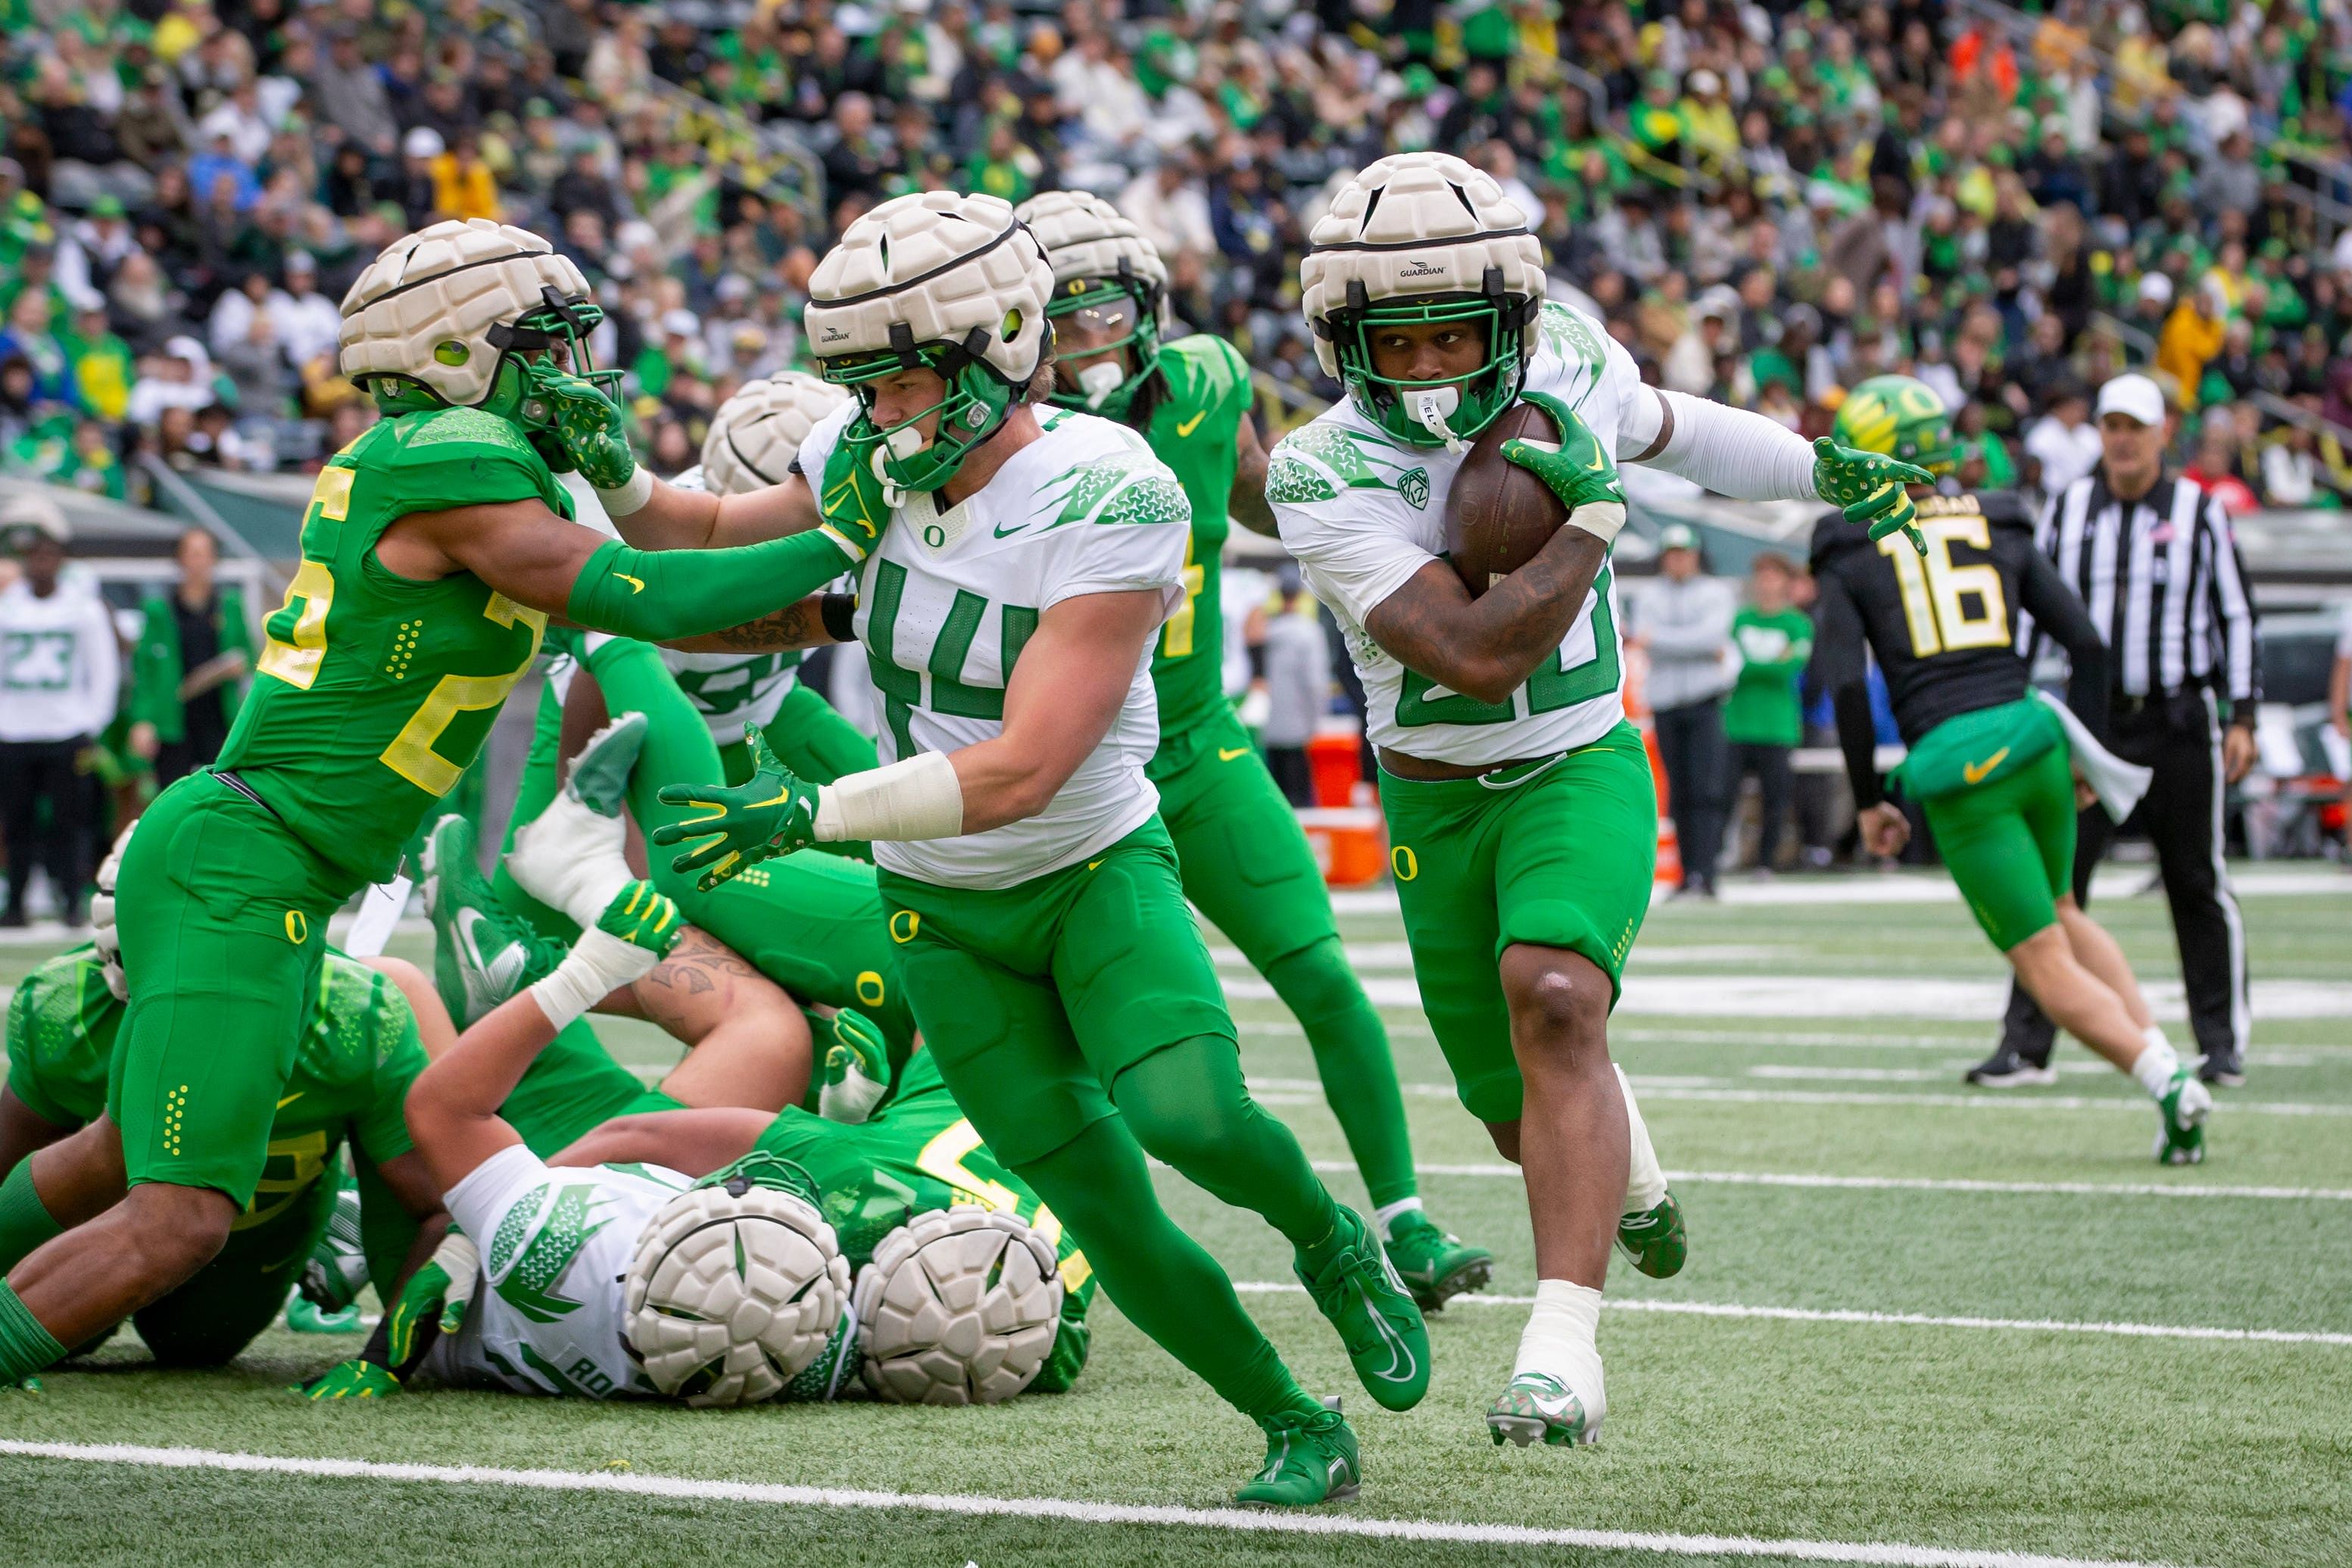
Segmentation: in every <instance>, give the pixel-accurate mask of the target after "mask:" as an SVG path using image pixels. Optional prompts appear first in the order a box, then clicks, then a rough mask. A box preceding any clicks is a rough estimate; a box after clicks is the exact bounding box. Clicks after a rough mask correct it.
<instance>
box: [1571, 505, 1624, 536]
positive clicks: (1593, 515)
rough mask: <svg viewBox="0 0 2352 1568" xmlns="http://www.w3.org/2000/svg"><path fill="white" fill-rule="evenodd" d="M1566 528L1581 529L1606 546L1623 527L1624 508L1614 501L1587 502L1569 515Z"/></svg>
mask: <svg viewBox="0 0 2352 1568" xmlns="http://www.w3.org/2000/svg"><path fill="white" fill-rule="evenodd" d="M1568 526H1569V527H1570V528H1582V529H1583V530H1584V531H1585V532H1586V533H1588V534H1591V536H1592V537H1593V538H1596V539H1599V540H1600V541H1601V543H1602V544H1607V543H1608V542H1609V541H1610V540H1612V539H1613V538H1616V537H1617V530H1618V529H1619V528H1623V527H1624V526H1625V508H1624V507H1623V506H1622V504H1621V503H1619V502H1616V501H1588V502H1586V503H1585V504H1584V505H1583V506H1581V507H1577V508H1576V510H1574V511H1572V512H1570V513H1569V515H1568Z"/></svg>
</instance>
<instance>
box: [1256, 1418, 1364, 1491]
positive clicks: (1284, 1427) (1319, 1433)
mask: <svg viewBox="0 0 2352 1568" xmlns="http://www.w3.org/2000/svg"><path fill="white" fill-rule="evenodd" d="M1258 1425H1259V1426H1260V1427H1264V1428H1265V1466H1264V1467H1263V1468H1262V1469H1259V1471H1258V1472H1257V1474H1255V1475H1254V1476H1252V1477H1251V1478H1250V1479H1248V1480H1246V1481H1244V1482H1243V1483H1242V1487H1241V1490H1239V1491H1236V1492H1235V1493H1234V1501H1235V1502H1238V1503H1241V1504H1243V1505H1244V1506H1246V1507H1253V1508H1313V1507H1314V1506H1315V1505H1316V1504H1317V1503H1318V1502H1337V1501H1338V1500H1340V1499H1341V1498H1350V1497H1353V1496H1355V1495H1356V1489H1357V1488H1358V1487H1359V1486H1360V1485H1361V1484H1362V1483H1363V1479H1364V1478H1363V1467H1362V1462H1361V1460H1360V1458H1359V1457H1358V1455H1357V1452H1356V1434H1355V1432H1354V1431H1353V1430H1352V1429H1350V1428H1349V1426H1348V1421H1347V1417H1345V1416H1341V1415H1340V1414H1339V1400H1338V1399H1336V1398H1332V1399H1326V1400H1325V1401H1323V1408H1322V1409H1320V1410H1318V1411H1316V1412H1315V1413H1314V1414H1313V1415H1311V1416H1310V1415H1307V1414H1306V1413H1305V1412H1303V1411H1291V1412H1288V1413H1286V1414H1284V1415H1281V1416H1276V1417H1274V1418H1273V1419H1272V1420H1265V1421H1260V1422H1259V1423H1258Z"/></svg>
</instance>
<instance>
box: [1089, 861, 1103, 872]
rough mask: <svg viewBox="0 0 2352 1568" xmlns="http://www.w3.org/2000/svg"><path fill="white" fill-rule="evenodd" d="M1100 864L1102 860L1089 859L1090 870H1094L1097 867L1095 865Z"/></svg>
mask: <svg viewBox="0 0 2352 1568" xmlns="http://www.w3.org/2000/svg"><path fill="white" fill-rule="evenodd" d="M1100 864H1102V862H1101V861H1088V862H1087V870H1088V871H1092V870H1094V869H1095V867H1097V866H1098V865H1100Z"/></svg>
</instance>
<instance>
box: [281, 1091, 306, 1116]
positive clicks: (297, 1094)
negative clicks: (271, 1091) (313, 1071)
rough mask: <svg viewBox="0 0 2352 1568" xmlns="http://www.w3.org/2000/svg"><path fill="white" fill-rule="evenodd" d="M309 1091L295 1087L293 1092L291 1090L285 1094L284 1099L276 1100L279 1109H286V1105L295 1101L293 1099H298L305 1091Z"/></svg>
mask: <svg viewBox="0 0 2352 1568" xmlns="http://www.w3.org/2000/svg"><path fill="white" fill-rule="evenodd" d="M309 1092H310V1091H308V1090H306V1089H297V1090H296V1091H294V1092H293V1093H291V1094H289V1095H288V1096H286V1098H285V1099H283V1100H280V1101H279V1102H278V1109H279V1110H280V1111H283V1110H284V1109H286V1107H287V1106H289V1105H291V1104H292V1103H294V1102H295V1101H297V1100H299V1099H300V1098H302V1096H303V1095H305V1094H307V1093H309Z"/></svg>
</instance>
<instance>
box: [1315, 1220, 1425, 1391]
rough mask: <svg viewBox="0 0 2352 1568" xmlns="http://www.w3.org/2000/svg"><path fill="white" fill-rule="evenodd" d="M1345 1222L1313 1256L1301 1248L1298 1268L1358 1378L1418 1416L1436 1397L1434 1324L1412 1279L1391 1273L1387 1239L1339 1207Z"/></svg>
mask: <svg viewBox="0 0 2352 1568" xmlns="http://www.w3.org/2000/svg"><path fill="white" fill-rule="evenodd" d="M1336 1207H1337V1209H1338V1214H1339V1219H1338V1223H1337V1224H1335V1225H1334V1226H1333V1228H1332V1233H1331V1235H1330V1236H1329V1237H1328V1238H1327V1239H1325V1240H1324V1241H1323V1242H1322V1243H1321V1244H1320V1245H1319V1246H1318V1247H1316V1248H1314V1249H1312V1250H1313V1251H1314V1252H1315V1253H1318V1254H1320V1258H1319V1260H1317V1261H1312V1262H1310V1260H1309V1255H1308V1254H1309V1249H1305V1248H1301V1249H1299V1250H1298V1252H1297V1256H1296V1259H1295V1260H1294V1261H1293V1263H1292V1265H1291V1267H1292V1269H1293V1270H1295V1271H1296V1272H1297V1275H1298V1279H1299V1282H1300V1283H1301V1284H1304V1285H1305V1286H1306V1287H1307V1294H1308V1295H1310V1296H1312V1297H1314V1298H1315V1304H1316V1306H1318V1308H1320V1309H1321V1310H1322V1312H1323V1315H1324V1316H1325V1317H1327V1318H1328V1319H1330V1320H1331V1325H1332V1327H1334V1328H1336V1329H1338V1330H1339V1343H1341V1344H1343V1345H1345V1346H1346V1347H1347V1351H1348V1359H1349V1361H1350V1362H1352V1363H1354V1364H1355V1368H1356V1376H1357V1377H1358V1379H1359V1380H1360V1381H1361V1382H1362V1384H1363V1385H1364V1389H1365V1391H1366V1392H1367V1393H1369V1394H1370V1395H1371V1396H1372V1399H1373V1401H1374V1402H1375V1403H1376V1404H1378V1405H1379V1406H1381V1408H1382V1409H1385V1410H1410V1409H1412V1407H1413V1406H1416V1405H1418V1404H1420V1403H1421V1396H1423V1395H1424V1394H1426V1393H1428V1392H1429V1326H1428V1325H1427V1324H1426V1323H1424V1322H1422V1321H1421V1309H1420V1308H1419V1307H1417V1306H1415V1305H1413V1302H1412V1293H1411V1292H1410V1291H1407V1290H1406V1289H1405V1286H1404V1281H1402V1280H1400V1279H1398V1278H1397V1272H1396V1270H1394V1269H1393V1268H1391V1267H1390V1265H1389V1260H1388V1255H1387V1254H1386V1253H1384V1252H1382V1251H1381V1244H1380V1239H1378V1238H1377V1237H1375V1236H1374V1235H1373V1234H1372V1231H1371V1228H1370V1226H1368V1225H1366V1224H1365V1223H1364V1222H1363V1219H1362V1218H1360V1216H1359V1215H1358V1214H1357V1213H1356V1211H1355V1210H1354V1209H1352V1208H1349V1207H1347V1206H1346V1205H1344V1204H1341V1205H1338V1206H1336Z"/></svg>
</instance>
